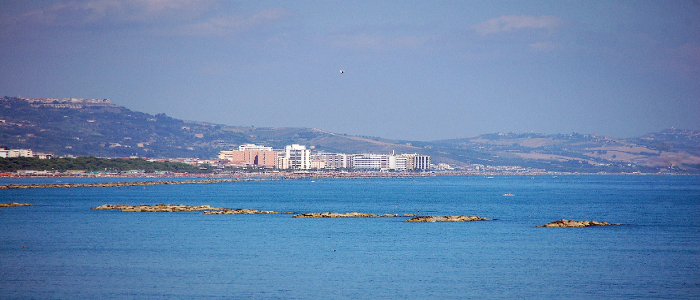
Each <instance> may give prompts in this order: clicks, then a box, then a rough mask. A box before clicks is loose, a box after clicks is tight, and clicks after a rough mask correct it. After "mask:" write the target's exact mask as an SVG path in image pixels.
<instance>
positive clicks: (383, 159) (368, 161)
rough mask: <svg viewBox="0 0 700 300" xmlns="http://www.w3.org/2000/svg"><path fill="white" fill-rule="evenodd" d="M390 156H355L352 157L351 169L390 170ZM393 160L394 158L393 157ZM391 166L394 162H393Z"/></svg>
mask: <svg viewBox="0 0 700 300" xmlns="http://www.w3.org/2000/svg"><path fill="white" fill-rule="evenodd" d="M391 157H394V156H391V155H386V154H368V153H364V154H355V155H353V156H352V167H353V169H360V170H362V169H378V170H390V169H391V167H392V163H391V161H392V159H391ZM394 158H395V157H394ZM393 164H394V165H395V164H396V161H395V160H393Z"/></svg>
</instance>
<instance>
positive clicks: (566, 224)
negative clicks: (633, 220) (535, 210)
mask: <svg viewBox="0 0 700 300" xmlns="http://www.w3.org/2000/svg"><path fill="white" fill-rule="evenodd" d="M607 225H620V223H615V224H610V223H608V222H597V221H586V220H583V221H574V220H565V219H561V220H557V221H554V222H550V223H547V224H544V225H537V227H590V226H607Z"/></svg>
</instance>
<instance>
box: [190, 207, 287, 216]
mask: <svg viewBox="0 0 700 300" xmlns="http://www.w3.org/2000/svg"><path fill="white" fill-rule="evenodd" d="M278 213H279V212H276V211H272V210H257V209H250V208H239V209H222V210H209V211H205V212H203V213H202V214H203V215H255V214H278Z"/></svg>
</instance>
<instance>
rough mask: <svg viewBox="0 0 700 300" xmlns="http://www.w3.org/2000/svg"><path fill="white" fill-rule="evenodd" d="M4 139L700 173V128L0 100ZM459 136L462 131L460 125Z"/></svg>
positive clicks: (125, 148) (83, 147)
mask: <svg viewBox="0 0 700 300" xmlns="http://www.w3.org/2000/svg"><path fill="white" fill-rule="evenodd" d="M0 120H2V121H0V145H2V146H7V147H9V148H30V149H33V150H34V151H38V152H50V153H54V154H55V155H74V156H102V157H129V156H141V157H199V158H205V159H207V158H215V157H216V155H217V154H218V152H219V151H221V150H229V149H232V148H234V147H237V146H238V145H240V144H243V143H256V144H262V145H265V146H272V147H274V148H278V149H279V148H283V147H284V146H285V145H288V144H293V143H296V144H303V145H306V146H309V147H311V148H312V149H314V150H316V151H326V152H343V153H363V152H369V153H389V152H391V151H396V152H397V153H421V154H427V155H431V156H432V157H433V162H434V163H448V164H451V165H453V166H458V167H459V166H466V165H469V164H482V165H518V166H523V167H533V168H542V169H546V170H550V171H570V172H601V171H604V172H634V171H640V172H659V171H661V172H692V173H697V172H700V132H698V131H691V130H677V129H670V130H666V131H663V132H660V133H650V134H647V135H644V136H642V137H638V138H633V139H622V138H614V137H607V136H602V135H595V134H575V133H574V134H537V133H526V134H523V133H496V134H484V135H479V136H476V137H469V138H460V139H450V140H440V141H431V142H424V141H406V140H389V139H383V138H378V137H361V136H348V135H344V134H336V133H332V132H327V131H323V130H320V129H314V128H255V127H237V126H227V125H221V124H211V123H204V122H193V121H185V120H179V119H174V118H171V117H169V116H166V115H165V114H157V115H150V114H146V113H142V112H137V111H132V110H130V109H127V108H125V107H121V106H117V105H114V104H112V103H111V102H109V100H105V99H102V100H99V99H97V100H91V99H27V98H16V97H4V98H0ZM455 135H458V133H455Z"/></svg>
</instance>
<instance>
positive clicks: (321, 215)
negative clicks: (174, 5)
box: [292, 212, 408, 218]
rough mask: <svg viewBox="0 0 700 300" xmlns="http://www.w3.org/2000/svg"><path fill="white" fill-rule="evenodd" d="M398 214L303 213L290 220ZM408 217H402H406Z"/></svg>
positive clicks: (396, 215) (372, 216)
mask: <svg viewBox="0 0 700 300" xmlns="http://www.w3.org/2000/svg"><path fill="white" fill-rule="evenodd" d="M398 216H399V215H398V214H384V215H375V214H368V213H359V212H349V213H334V212H322V213H303V214H300V215H293V216H292V218H376V217H398ZM407 216H408V215H404V217H407Z"/></svg>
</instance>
